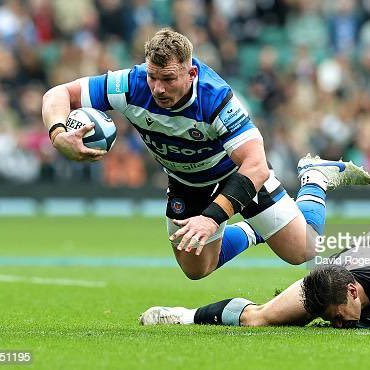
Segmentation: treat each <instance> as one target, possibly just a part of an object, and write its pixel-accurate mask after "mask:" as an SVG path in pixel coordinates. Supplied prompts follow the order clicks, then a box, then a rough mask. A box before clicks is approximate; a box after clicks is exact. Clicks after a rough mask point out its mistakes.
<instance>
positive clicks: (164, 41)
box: [144, 28, 193, 67]
mask: <svg viewBox="0 0 370 370" xmlns="http://www.w3.org/2000/svg"><path fill="white" fill-rule="evenodd" d="M144 50H145V59H146V60H147V61H150V62H151V63H153V64H155V65H158V66H160V67H165V66H166V65H167V64H168V63H169V62H171V61H172V60H174V59H175V60H177V61H178V62H179V63H181V64H182V63H184V62H188V61H190V60H191V57H192V53H193V44H192V43H191V42H190V40H189V39H188V38H187V37H186V36H184V35H182V34H181V33H178V32H175V31H173V30H172V29H171V28H162V29H161V30H159V31H158V32H157V33H156V34H155V35H154V36H153V37H152V39H151V40H149V41H147V42H146V43H145V46H144Z"/></svg>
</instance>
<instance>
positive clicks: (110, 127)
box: [66, 108, 117, 151]
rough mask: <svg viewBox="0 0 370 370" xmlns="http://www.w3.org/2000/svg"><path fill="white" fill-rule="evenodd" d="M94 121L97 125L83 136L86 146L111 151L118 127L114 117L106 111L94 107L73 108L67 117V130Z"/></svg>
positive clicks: (76, 128)
mask: <svg viewBox="0 0 370 370" xmlns="http://www.w3.org/2000/svg"><path fill="white" fill-rule="evenodd" d="M90 123H93V124H94V125H95V127H94V128H93V129H91V130H90V131H88V132H87V133H86V134H85V135H84V137H83V138H82V142H83V143H84V145H85V146H87V147H88V148H92V149H103V150H106V151H109V150H110V149H111V148H112V146H113V144H114V142H115V141H116V137H117V128H116V126H115V124H114V122H113V121H112V119H111V118H110V117H109V116H108V115H106V114H105V113H104V112H101V111H100V110H97V109H94V108H78V109H75V110H73V111H72V112H71V113H70V114H69V115H68V118H67V123H66V126H67V131H72V130H78V129H79V128H81V127H83V126H85V125H87V124H90Z"/></svg>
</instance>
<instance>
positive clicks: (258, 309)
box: [240, 280, 313, 326]
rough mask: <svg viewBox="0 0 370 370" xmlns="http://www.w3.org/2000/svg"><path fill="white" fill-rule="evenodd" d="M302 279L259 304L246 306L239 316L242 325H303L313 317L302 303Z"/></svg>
mask: <svg viewBox="0 0 370 370" xmlns="http://www.w3.org/2000/svg"><path fill="white" fill-rule="evenodd" d="M301 283H302V280H299V281H297V282H295V283H294V284H292V285H291V286H290V287H288V288H287V289H286V290H284V291H283V292H282V293H280V294H279V295H278V296H277V297H275V298H273V299H272V300H270V301H269V302H267V303H265V304H263V305H260V306H247V307H246V308H245V309H244V311H243V313H242V314H241V316H240V324H241V325H242V326H272V325H305V324H307V323H309V322H310V321H311V320H312V319H313V317H312V316H311V315H310V314H309V313H308V312H307V311H306V310H305V309H304V307H303V303H302V288H301Z"/></svg>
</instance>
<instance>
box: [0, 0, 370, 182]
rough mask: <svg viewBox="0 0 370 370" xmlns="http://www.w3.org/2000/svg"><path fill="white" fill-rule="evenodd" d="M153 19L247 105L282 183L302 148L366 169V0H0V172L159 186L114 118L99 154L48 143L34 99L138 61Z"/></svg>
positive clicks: (133, 138)
mask: <svg viewBox="0 0 370 370" xmlns="http://www.w3.org/2000/svg"><path fill="white" fill-rule="evenodd" d="M163 26H171V27H173V28H174V29H175V30H177V31H179V32H181V33H183V34H185V35H187V36H188V37H189V38H190V39H191V41H192V42H193V44H194V50H195V56H196V57H199V58H200V59H202V60H203V61H204V62H206V63H207V64H208V65H210V66H211V67H212V68H214V69H215V70H216V71H217V72H218V73H219V74H220V75H221V76H222V77H223V78H225V79H226V80H227V81H228V82H229V83H230V84H231V86H232V87H233V89H234V91H235V93H236V94H237V95H238V96H239V97H240V99H242V100H243V101H244V103H245V105H246V106H247V107H248V110H249V112H250V115H251V117H252V118H253V120H254V122H255V124H256V125H257V126H258V127H259V128H260V130H261V131H262V133H263V135H264V138H265V145H266V150H267V153H268V158H269V160H270V161H271V162H272V164H273V165H274V168H275V171H276V172H277V174H278V175H279V176H280V177H281V178H283V181H284V183H285V185H287V186H294V185H295V183H296V175H295V166H296V163H297V160H298V159H299V157H300V156H302V155H303V154H305V153H307V152H311V153H315V154H319V155H321V156H324V157H326V158H329V159H337V158H339V157H343V158H344V159H346V160H349V159H351V160H353V161H354V162H355V163H357V164H359V165H363V166H364V167H366V168H367V169H370V0H335V1H333V0H310V1H307V0H74V1H73V0H2V1H1V0H0V156H1V160H0V179H1V181H2V182H3V181H16V182H23V183H27V182H35V181H45V182H58V183H59V182H61V181H66V182H68V181H71V180H72V179H73V181H79V180H80V181H81V182H84V181H94V182H97V183H102V184H105V185H107V186H112V187H115V186H127V187H140V186H142V185H143V184H145V183H150V184H152V185H153V186H155V187H165V186H166V182H165V177H164V176H163V174H162V172H161V169H160V167H159V166H158V165H157V164H156V163H154V161H153V160H152V159H151V158H150V157H149V155H148V153H147V151H146V149H145V147H144V146H143V144H142V143H141V141H140V138H139V137H138V135H137V134H136V133H135V132H134V131H133V129H132V128H131V126H130V125H129V124H128V123H127V122H126V121H125V120H124V119H123V118H122V116H120V115H117V114H115V113H113V115H112V117H113V119H114V121H115V122H116V124H117V125H118V129H119V139H118V140H117V143H116V145H115V146H114V148H113V150H112V152H111V153H109V155H107V156H106V158H105V159H104V161H101V162H99V163H94V164H81V163H75V162H70V161H67V160H65V159H63V158H62V157H60V155H59V154H58V153H57V152H56V151H55V150H54V149H53V147H52V146H51V144H50V141H49V138H48V133H47V132H46V130H45V128H44V126H43V124H42V120H41V103H42V96H43V94H44V93H45V92H46V90H47V89H48V88H50V87H52V86H54V85H56V84H60V83H63V82H67V81H70V80H73V79H75V78H78V77H81V76H87V75H95V74H101V73H105V72H106V71H107V70H115V69H121V68H129V67H130V66H132V65H133V64H136V63H141V62H143V45H144V42H145V41H146V40H147V39H148V38H149V37H150V36H151V35H153V34H154V32H155V31H156V30H157V29H158V28H160V27H163Z"/></svg>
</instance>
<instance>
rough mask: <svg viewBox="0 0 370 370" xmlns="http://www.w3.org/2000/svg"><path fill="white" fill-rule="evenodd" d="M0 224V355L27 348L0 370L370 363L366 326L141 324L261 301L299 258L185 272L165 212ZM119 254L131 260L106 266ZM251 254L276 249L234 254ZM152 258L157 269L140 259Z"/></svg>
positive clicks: (283, 282)
mask: <svg viewBox="0 0 370 370" xmlns="http://www.w3.org/2000/svg"><path fill="white" fill-rule="evenodd" d="M367 221H368V220H367ZM332 222H341V221H338V220H333V221H332ZM363 222H366V220H363ZM343 223H344V222H343ZM0 230H1V253H0V255H1V257H0V269H1V270H0V286H1V299H0V312H1V315H0V318H1V319H0V352H4V351H6V350H8V351H9V350H24V351H31V352H32V357H33V359H32V363H31V364H30V365H4V369H5V368H9V369H10V368H15V369H16V368H32V369H73V370H74V369H140V370H145V369H148V370H149V369H151V370H156V369H186V370H192V369H194V370H195V369H196V370H199V369H201V370H208V369H209V370H211V369H212V370H216V369H223V370H224V369H239V368H240V369H275V368H276V369H285V368H286V369H290V368H294V369H295V370H298V369H312V368H319V367H320V368H324V369H335V370H338V369H341V368H343V369H344V368H350V367H352V368H353V367H355V366H356V369H361V368H365V367H366V368H367V367H368V346H369V344H370V331H367V330H335V329H331V328H312V327H307V328H287V327H268V328H230V327H211V326H209V327H207V326H161V327H141V326H139V325H138V322H137V319H138V316H139V314H140V313H141V312H143V311H144V310H145V309H146V308H148V307H149V306H153V305H171V306H172V305H173V306H175V305H184V306H189V307H197V306H199V305H204V304H207V303H210V302H213V301H217V300H221V299H225V298H231V297H237V296H244V297H248V298H251V299H253V300H255V301H257V302H263V301H266V300H267V299H269V298H271V297H272V296H273V294H274V290H275V289H276V288H278V289H283V288H285V287H287V286H288V285H289V284H290V283H291V282H292V281H294V280H296V279H298V278H300V277H302V276H303V275H304V274H305V273H306V270H305V269H304V268H302V267H293V266H289V267H288V266H287V267H281V266H280V267H279V266H276V267H270V268H261V267H251V268H238V267H228V268H223V269H221V270H219V271H217V272H216V273H214V274H212V275H211V276H209V277H207V278H206V279H203V280H200V281H190V280H187V279H186V278H185V276H184V275H183V274H182V272H181V271H180V268H178V267H171V266H168V264H166V263H165V262H166V261H167V259H166V257H168V259H169V258H171V257H172V251H171V249H170V247H169V245H168V242H167V240H166V232H165V224H164V220H163V219H144V218H136V219H119V218H104V219H103V218H45V217H37V218H36V217H35V218H1V219H0ZM13 257H17V258H16V259H14V258H13ZM21 257H22V258H21ZM122 257H133V259H132V261H133V262H132V261H131V263H127V264H125V263H126V262H127V259H126V260H124V261H126V262H124V261H123V263H122V264H121V265H120V266H114V263H113V264H112V261H113V262H114V261H115V260H116V259H117V260H119V259H120V258H122ZM256 257H258V258H269V259H271V258H273V254H272V252H271V251H270V250H269V249H267V248H266V247H263V246H259V247H255V248H252V249H250V250H248V251H246V252H244V254H243V256H241V257H239V258H256ZM153 258H158V260H159V261H162V262H163V261H164V263H163V266H160V263H159V266H157V267H146V266H145V262H148V261H151V260H153ZM99 260H101V261H102V262H101V263H96V262H97V261H99ZM73 261H74V262H73ZM78 261H80V262H78ZM81 261H82V262H81ZM89 261H90V262H89ZM140 261H141V262H140ZM139 262H140V263H139ZM79 263H80V264H79ZM21 264H22V265H21ZM89 264H90V265H89ZM225 267H226V266H225Z"/></svg>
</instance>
